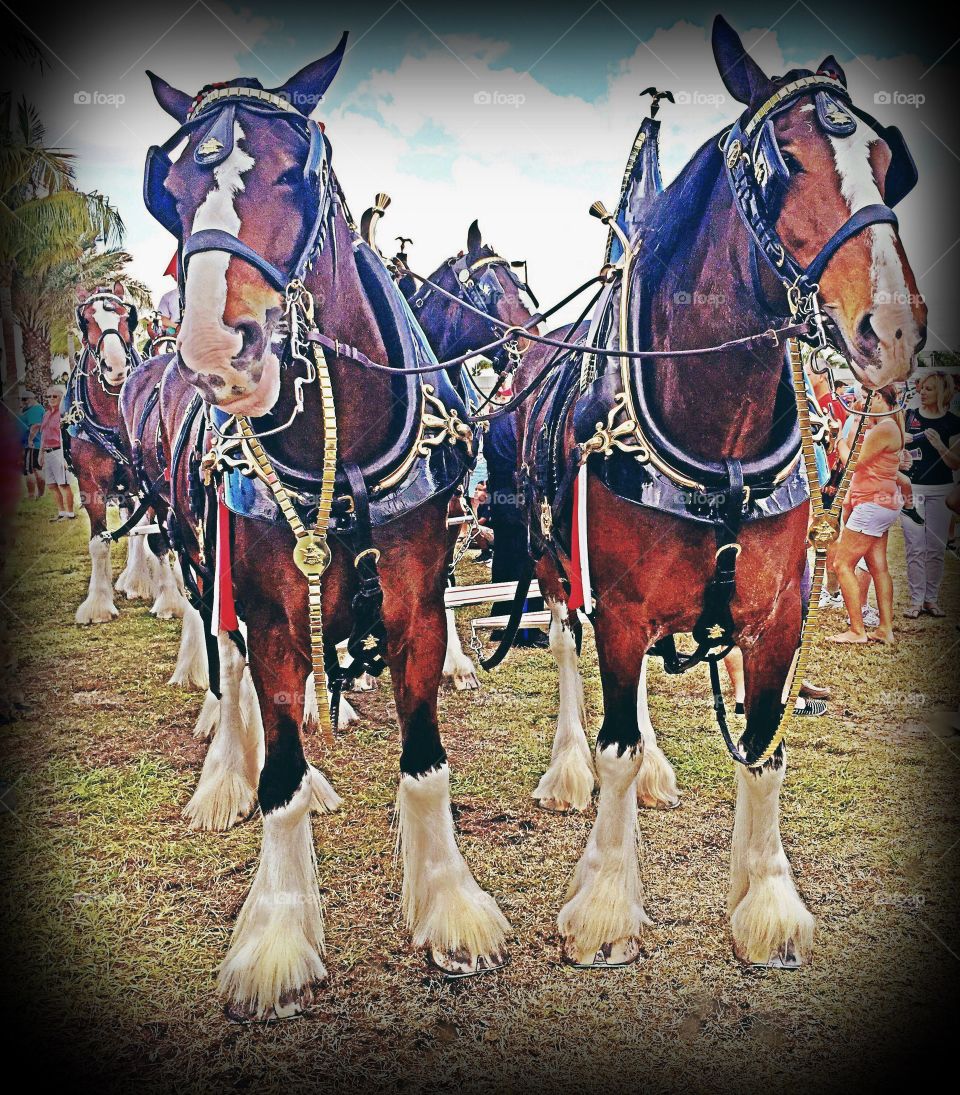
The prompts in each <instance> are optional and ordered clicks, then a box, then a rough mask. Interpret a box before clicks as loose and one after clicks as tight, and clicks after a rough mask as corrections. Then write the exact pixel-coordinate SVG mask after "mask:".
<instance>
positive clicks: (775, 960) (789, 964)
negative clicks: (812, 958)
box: [733, 939, 807, 970]
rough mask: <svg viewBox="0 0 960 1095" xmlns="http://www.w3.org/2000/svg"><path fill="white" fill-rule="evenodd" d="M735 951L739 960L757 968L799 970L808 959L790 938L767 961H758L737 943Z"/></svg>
mask: <svg viewBox="0 0 960 1095" xmlns="http://www.w3.org/2000/svg"><path fill="white" fill-rule="evenodd" d="M733 953H734V955H735V956H736V958H737V960H738V961H739V962H742V963H743V964H744V965H745V966H749V967H750V968H751V969H755V970H798V969H800V968H801V966H805V965H806V963H807V959H806V958H804V957H802V956H801V955H799V954H797V951H796V948H795V946H794V943H793V940H792V939H789V940H787V942H786V943H785V944H784V946H782V947H781V948H780V949H779V950H778V951H775V952H774V953H773V954H772V955H770V957H769V958H768V959H767V960H766V961H765V962H762V961H758V960H757V959H756V958H750V957H749V956H748V955H746V954H744V953H743V952H742V951H741V950H740V949H739V948H738V947H737V946H736V945H734V948H733Z"/></svg>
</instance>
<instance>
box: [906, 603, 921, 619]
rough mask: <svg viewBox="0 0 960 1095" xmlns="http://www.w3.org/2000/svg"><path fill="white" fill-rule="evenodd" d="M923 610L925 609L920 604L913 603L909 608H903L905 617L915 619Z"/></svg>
mask: <svg viewBox="0 0 960 1095" xmlns="http://www.w3.org/2000/svg"><path fill="white" fill-rule="evenodd" d="M922 611H923V610H922V609H921V607H920V605H911V606H910V607H909V608H905V609H904V610H903V615H904V617H905V619H908V620H915V619H917V617H918V616H919V615H920V613H921V612H922Z"/></svg>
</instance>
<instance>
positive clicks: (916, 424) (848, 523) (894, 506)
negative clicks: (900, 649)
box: [811, 369, 960, 645]
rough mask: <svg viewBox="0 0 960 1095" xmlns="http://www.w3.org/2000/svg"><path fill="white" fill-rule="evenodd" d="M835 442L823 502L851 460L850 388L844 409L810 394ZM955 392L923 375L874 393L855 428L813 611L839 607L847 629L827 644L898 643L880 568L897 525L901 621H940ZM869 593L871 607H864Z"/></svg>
mask: <svg viewBox="0 0 960 1095" xmlns="http://www.w3.org/2000/svg"><path fill="white" fill-rule="evenodd" d="M820 379H821V378H819V377H817V376H816V374H814V377H813V379H812V380H811V386H812V387H813V390H814V396H815V398H817V402H818V404H819V406H820V407H821V409H822V411H823V413H824V414H825V415H829V416H830V418H831V419H832V423H831V425H832V427H834V428H835V429H836V430H837V431H838V440H837V441H836V444H835V445H834V446H833V448H832V451H831V452H829V453H828V454H827V457H828V459H827V461H826V468H821V480H822V485H823V487H824V488H825V490H826V491H827V492H828V493H829V491H830V489H831V485H835V484H836V482H838V480H839V472H840V470H842V468H843V466H844V465H845V463H846V461H847V460H848V459H849V456H850V452H851V449H852V446H853V444H854V439H855V436H856V431H857V427H858V425H859V421H860V418H861V417H863V415H864V412H865V409H866V408H865V398H864V393H863V392H862V391H859V390H857V389H856V387H854V386H851V387H849V388H847V389H846V392H845V394H844V397H843V398H842V400H840V401H838V400H837V399H836V398H834V397H833V396H832V395H830V396H824V395H822V394H820V393H818V392H817V387H818V381H819V380H820ZM957 394H958V391H957V385H956V384H955V382H954V380H953V379H952V378H951V377H950V376H948V375H947V374H945V373H943V372H940V371H937V370H932V369H923V370H921V372H920V373H919V375H918V377H917V379H916V381H915V382H914V384H913V389H912V391H910V392H907V391H905V390H904V388H903V387H902V386H897V387H890V388H884V389H881V390H880V391H879V392H877V393H876V395H875V396H874V398H873V400H872V402H871V405H870V408H869V411H868V412H867V413H868V417H865V418H864V419H863V437H862V442H861V449H860V456H859V459H858V461H857V463H856V465H855V468H854V471H853V473H852V475H851V476H850V481H849V486H848V490H847V492H846V495H845V497H844V500H843V507H842V514H841V517H842V520H843V527H842V530H841V533H840V537H839V539H838V540H837V541H836V543H835V544H834V545H833V549H832V551H831V552H830V555H829V557H828V577H827V585H826V588H825V589H824V591H823V593H822V594H821V601H820V607H821V608H826V609H831V608H841V609H843V610H844V611H845V612H846V615H847V619H848V626H847V627H846V628H845V629H842V630H840V631H838V632H836V633H835V634H833V635H831V636H829V637H830V640H831V641H833V642H839V643H857V644H866V643H869V642H879V643H884V644H887V645H891V644H893V643H894V642H895V641H896V634H895V623H894V585H893V579H892V577H891V574H890V569H889V566H888V562H887V551H888V540H889V533H890V530H891V529H892V528H893V526H894V525H895V524H897V523H898V521H899V524H900V527H901V530H902V532H903V540H904V548H905V553H906V564H907V566H906V569H907V589H908V593H909V601H908V604H907V605H906V606H905V607H904V609H903V616H904V617H905V618H907V619H917V618H918V617H920V616H921V615H927V616H933V617H942V616H943V615H945V613H944V610H943V608H942V607H941V605H940V587H941V584H942V582H943V572H944V560H945V556H946V552H947V550H948V547H949V543H950V539H951V536H950V528H951V523H952V521H953V519H954V518H955V516H956V515H957V514H960V487H958V486H957V484H955V482H954V473H955V472H956V471H957V470H958V469H960V415H957V414H956V413H954V411H953V410H951V404H952V402H953V401H954V399H955V398H956V397H957ZM871 587H872V588H873V596H874V600H875V602H876V603H875V605H874V604H871V602H870V590H871Z"/></svg>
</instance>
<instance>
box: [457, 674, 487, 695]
mask: <svg viewBox="0 0 960 1095" xmlns="http://www.w3.org/2000/svg"><path fill="white" fill-rule="evenodd" d="M452 679H453V687H454V691H456V692H474V691H476V690H477V689H479V687H480V682H479V681H478V680H477V678H476V675H475V674H473V673H469V674H464V675H462V676H461V675H460V674H454V676H453V678H452Z"/></svg>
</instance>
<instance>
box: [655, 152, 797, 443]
mask: <svg viewBox="0 0 960 1095" xmlns="http://www.w3.org/2000/svg"><path fill="white" fill-rule="evenodd" d="M667 262H668V265H667V268H666V270H665V271H664V272H663V275H662V277H661V280H660V283H659V285H658V287H657V289H656V291H655V293H654V294H653V297H652V300H651V302H650V306H649V312H648V314H649V332H648V335H647V337H646V338H644V337H643V334H642V333H641V339H642V344H646V345H648V346H649V347H650V348H653V349H670V348H673V349H695V348H697V347H707V346H715V345H718V344H720V343H722V342H727V341H729V340H731V339H736V338H740V337H743V336H745V335H751V334H756V333H759V332H762V331H764V330H766V329H767V328H769V327H771V326H774V325H776V321H774V320H772V319H771V317H770V315H769V313H768V312H767V311H766V310H765V308H764V307H763V305H762V303H761V302H760V301H758V300H757V297H756V294H755V292H754V289H753V279H752V277H751V273H750V264H749V239H748V236H747V230H746V228H745V227H744V225H743V223H742V222H741V220H740V217H739V215H738V213H737V211H736V209H735V208H734V205H733V199H732V195H731V194H730V189H729V185H728V183H727V180H726V178H725V176H724V175H723V173H722V172H721V173H720V174H719V176H718V178H717V180H716V183H715V185H714V187H713V189H712V191H711V194H710V198H709V201H708V203H707V206H706V215H705V216H701V217H700V219H699V223H696V224H694V225H692V226H691V230H690V231H689V232H688V233H686V234H685V235H683V236H681V238H680V240H679V242H678V245H677V247H676V248H675V250H674V251H673V252H672V253H671V254H670V256H669V259H668V260H667ZM642 367H643V368H645V369H653V370H655V378H656V379H655V382H654V384H653V393H654V398H653V405H654V408H655V410H656V412H657V415H658V418H659V420H660V421H661V423H662V424H663V426H664V428H665V429H666V432H667V433H668V434H669V435H670V436H671V437H672V438H673V440H674V441H675V443H676V444H678V445H679V446H680V447H681V448H683V449H686V450H687V451H689V452H691V453H692V454H694V455H696V456H699V457H701V458H708V459H717V458H718V457H721V456H725V457H732V458H736V459H746V458H751V457H756V456H759V455H761V454H762V453H763V452H765V451H766V450H767V449H768V448H769V444H770V435H771V430H772V427H773V424H774V407H775V403H776V395H777V388H778V385H779V384H780V381H781V378H782V375H783V348H782V347H776V346H774V345H773V344H772V343H770V342H766V343H763V342H760V343H753V344H751V345H749V346H747V347H745V348H742V349H737V350H732V351H727V352H724V353H715V354H705V355H704V356H703V357H695V358H687V359H679V360H675V361H671V360H670V359H664V360H662V361H657V362H655V363H647V364H644V365H643V366H642Z"/></svg>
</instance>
